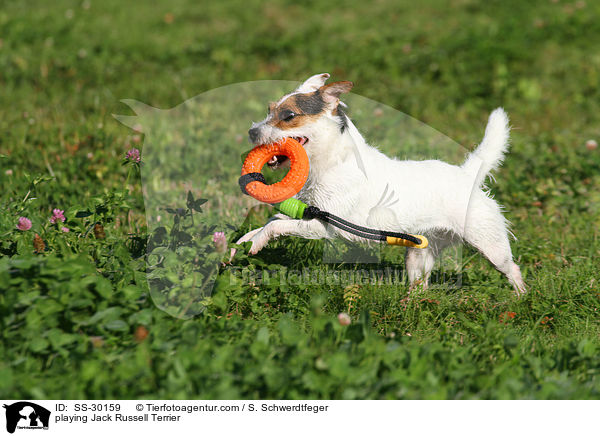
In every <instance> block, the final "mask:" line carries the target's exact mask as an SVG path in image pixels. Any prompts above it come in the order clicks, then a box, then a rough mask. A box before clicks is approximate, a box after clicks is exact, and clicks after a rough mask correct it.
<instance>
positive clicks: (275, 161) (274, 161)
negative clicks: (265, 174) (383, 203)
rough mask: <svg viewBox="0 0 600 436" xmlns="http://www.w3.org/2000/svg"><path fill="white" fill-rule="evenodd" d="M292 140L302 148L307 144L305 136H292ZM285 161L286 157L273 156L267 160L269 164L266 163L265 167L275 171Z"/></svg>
mask: <svg viewBox="0 0 600 436" xmlns="http://www.w3.org/2000/svg"><path fill="white" fill-rule="evenodd" d="M292 139H295V140H296V141H298V142H299V143H300V145H302V146H304V144H306V143H307V142H308V138H307V137H306V136H293V137H292ZM287 161H288V157H287V156H284V155H282V154H280V155H277V156H273V157H272V158H271V159H270V160H269V162H267V165H268V166H269V168H271V169H276V168H278V167H280V166H281V165H282V164H284V163H285V162H287Z"/></svg>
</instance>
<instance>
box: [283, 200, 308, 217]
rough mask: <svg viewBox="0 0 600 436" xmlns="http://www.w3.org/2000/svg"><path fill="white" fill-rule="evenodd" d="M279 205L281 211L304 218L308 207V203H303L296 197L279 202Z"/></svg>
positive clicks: (290, 215)
mask: <svg viewBox="0 0 600 436" xmlns="http://www.w3.org/2000/svg"><path fill="white" fill-rule="evenodd" d="M277 207H278V209H279V210H280V211H281V213H284V214H286V215H287V216H289V217H291V218H295V219H302V217H303V216H304V209H306V204H305V203H302V202H301V201H300V200H296V199H295V198H288V199H287V200H285V201H282V202H281V203H279V205H278V206H277Z"/></svg>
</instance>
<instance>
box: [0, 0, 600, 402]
mask: <svg viewBox="0 0 600 436" xmlns="http://www.w3.org/2000/svg"><path fill="white" fill-rule="evenodd" d="M291 23H293V24H291ZM599 44H600V6H599V5H597V4H596V3H594V2H591V1H588V2H585V3H584V2H575V3H565V2H563V1H559V2H556V3H554V2H551V1H539V2H538V1H535V2H520V1H502V2H500V1H490V2H475V1H468V0H462V1H453V2H451V3H448V2H441V1H428V2H425V4H422V5H419V6H418V7H417V6H414V5H413V4H412V3H410V2H406V3H404V4H400V5H398V4H397V2H392V1H378V2H374V3H373V2H371V3H365V2H355V1H352V2H349V3H343V4H341V3H340V4H336V5H328V4H326V3H323V2H303V3H297V2H287V1H282V0H275V1H272V2H268V4H261V3H259V2H250V4H248V3H247V2H244V3H242V2H238V1H233V2H227V3H222V2H212V3H208V2H207V4H198V3H197V2H196V3H194V2H185V1H173V2H169V3H168V4H167V3H164V4H161V5H155V4H148V5H144V4H139V5H133V4H126V3H123V2H113V1H106V2H95V1H91V2H90V1H84V2H81V1H77V2H75V1H73V2H69V1H62V2H59V3H58V4H56V3H53V4H52V6H51V7H50V6H49V5H47V4H45V3H43V2H37V4H32V3H31V2H29V3H28V4H27V5H25V4H23V3H22V2H16V1H15V2H12V1H8V2H5V3H3V7H2V9H1V10H0V72H1V73H0V102H1V104H0V131H1V134H0V155H2V156H0V183H1V185H2V188H3V189H2V194H0V207H2V210H3V213H2V214H0V327H1V330H0V331H1V333H0V337H1V340H0V357H1V358H0V397H4V398H19V397H23V398H137V397H146V398H148V397H162V398H502V399H504V398H599V397H600V378H599V377H600V358H599V357H598V355H599V351H600V324H599V320H600V317H599V313H598V310H599V308H600V285H599V282H600V272H599V268H598V265H600V241H599V234H598V227H599V225H600V171H599V170H600V149H595V150H590V149H588V148H587V147H586V146H585V143H586V141H587V140H589V139H595V140H597V141H600V127H599V125H598V117H597V114H598V113H600V76H599V75H598V74H599V73H598V71H600V55H599V54H598V53H597V49H596V48H597V47H598V46H599ZM323 71H328V72H330V73H332V76H333V77H332V79H335V80H352V81H354V82H355V88H354V92H355V93H356V94H359V95H362V96H365V97H368V98H370V99H372V100H374V101H377V102H381V103H382V104H383V105H387V106H390V107H392V108H395V109H397V110H399V111H402V112H404V113H406V114H408V115H410V116H412V117H414V118H416V119H418V120H421V121H424V122H426V123H427V124H428V125H429V126H431V127H433V128H434V129H437V130H438V131H440V132H443V133H444V134H446V135H447V136H448V137H450V138H452V139H453V140H455V141H456V142H457V143H458V144H461V145H462V146H463V147H465V148H467V149H469V148H471V147H472V146H473V144H475V143H476V142H477V141H479V140H480V138H481V135H482V130H483V126H484V123H485V118H486V117H487V115H488V114H489V112H490V110H491V109H493V108H494V107H496V106H503V107H504V108H505V109H506V110H507V112H508V113H509V115H510V117H511V124H512V125H513V127H514V129H513V132H512V149H511V153H510V155H509V156H508V158H507V159H506V162H505V164H504V166H503V167H502V169H501V170H500V171H499V172H498V173H497V174H496V180H497V181H496V182H495V183H492V184H491V187H492V193H493V194H494V196H495V198H496V199H498V201H499V202H500V203H501V204H503V205H504V206H505V209H506V215H507V217H508V218H509V219H510V220H511V222H512V229H513V232H514V233H515V235H516V236H517V237H518V240H517V241H516V242H514V244H513V252H514V253H515V256H516V258H517V260H518V263H519V264H520V265H521V266H522V268H523V271H524V274H525V278H526V282H527V284H528V286H529V289H530V292H529V293H528V294H527V295H526V296H525V297H523V298H521V299H515V298H514V297H513V295H512V292H511V289H510V286H509V285H508V283H507V282H506V280H505V279H504V278H503V277H501V276H500V274H499V273H498V272H496V271H495V270H493V268H492V267H491V266H490V265H489V263H488V262H487V261H486V260H485V259H483V258H481V256H478V255H474V254H475V253H474V252H472V251H471V250H470V249H468V248H465V249H464V250H463V251H462V256H459V257H458V260H459V261H460V262H461V263H462V264H463V265H462V287H460V288H456V287H452V286H448V285H447V282H446V281H444V280H438V281H437V282H436V283H434V285H435V286H433V288H432V289H431V290H428V291H425V292H422V293H419V294H417V295H416V294H415V293H414V292H413V293H412V294H411V296H410V298H408V296H409V295H408V294H409V290H408V287H407V285H406V283H394V284H389V283H371V282H368V281H366V280H364V281H363V282H362V283H360V284H358V285H357V286H348V284H347V283H345V284H336V283H333V284H330V285H328V284H323V283H319V282H318V281H316V282H308V283H307V282H303V281H300V280H292V279H293V278H294V275H295V272H298V271H299V272H301V271H302V270H303V268H309V269H310V270H311V271H313V272H321V273H326V272H327V273H330V274H333V273H334V272H337V273H339V274H342V273H346V274H349V273H350V272H352V271H354V270H359V271H362V270H367V271H369V270H372V269H377V268H381V267H382V266H383V267H385V266H389V267H394V268H401V263H402V252H401V251H399V250H397V249H386V250H383V252H382V253H380V256H381V257H380V263H378V264H364V265H361V264H358V265H357V264H352V263H343V262H334V263H323V251H324V250H326V249H329V248H327V246H326V245H325V243H324V242H322V241H303V240H297V239H293V238H285V239H281V240H279V241H277V242H275V243H273V244H272V245H270V246H269V247H268V248H266V249H265V250H264V251H263V252H261V253H260V254H259V255H258V256H253V257H249V256H246V255H245V254H244V253H240V255H239V256H238V257H237V259H236V261H235V262H234V265H232V266H227V267H220V270H219V276H218V279H217V282H216V286H215V289H214V292H213V293H212V295H211V297H210V298H208V299H205V300H203V301H202V302H199V301H198V298H197V297H198V296H197V295H194V294H193V292H190V291H193V289H196V288H197V287H196V283H198V282H201V281H202V280H204V279H205V278H206V274H207V271H205V270H203V269H202V268H200V267H201V266H202V265H199V262H197V261H195V260H194V259H195V258H196V257H202V258H203V259H204V258H209V257H210V256H212V257H210V259H213V260H214V263H215V264H218V260H219V259H220V258H219V257H218V255H217V254H216V253H213V252H211V251H210V250H208V249H207V248H206V247H207V246H209V245H210V239H211V237H212V231H213V230H214V228H213V227H214V226H217V227H219V228H218V230H225V231H226V232H227V236H228V239H229V240H230V241H231V240H233V239H234V238H235V237H236V236H237V235H239V234H241V233H242V232H243V231H244V230H246V229H247V228H249V227H250V226H256V225H258V224H260V223H261V222H264V220H265V219H266V218H267V216H268V215H269V214H270V213H271V211H269V209H268V208H267V207H261V208H258V209H257V210H256V211H255V213H253V214H252V215H251V216H250V218H249V219H248V220H246V221H244V218H245V216H240V215H243V214H242V213H241V212H240V213H239V214H238V213H237V212H238V211H241V206H243V205H247V204H249V203H247V202H246V200H247V199H245V198H242V196H241V194H239V193H238V191H237V188H236V185H235V175H236V172H237V171H239V164H240V162H239V155H240V154H241V153H242V152H243V151H244V149H246V148H247V144H245V143H244V142H243V141H242V142H241V143H240V142H239V141H238V138H237V137H238V136H239V135H244V131H245V129H247V126H248V124H249V122H250V120H251V119H252V117H255V118H254V119H256V118H258V116H260V115H261V114H262V113H263V112H264V107H265V104H266V101H263V100H262V98H260V99H258V98H257V99H256V101H252V99H246V100H248V103H247V106H244V105H241V104H240V105H238V106H236V107H235V108H234V109H231V108H228V107H227V106H222V105H221V104H220V103H221V102H222V101H223V99H222V98H221V100H219V99H218V98H216V99H215V100H214V102H213V104H212V105H208V106H206V105H204V106H203V105H199V106H197V107H194V108H195V109H196V110H205V111H206V113H205V116H211V117H212V118H210V119H211V120H214V121H213V122H211V123H210V125H209V126H208V127H207V126H201V125H198V124H195V122H196V121H195V120H193V119H188V118H179V122H180V123H181V124H177V123H176V124H174V125H173V124H171V131H165V130H164V129H163V130H160V129H159V128H158V127H156V129H155V130H154V131H153V132H152V133H146V134H145V135H138V134H136V133H135V132H133V131H132V130H130V129H129V128H127V127H126V126H124V125H122V124H120V123H119V122H117V121H116V120H115V119H114V118H113V117H112V114H113V113H116V114H125V115H133V113H132V112H131V110H130V109H128V108H127V106H125V105H123V104H122V103H120V102H119V101H120V100H121V99H125V98H130V99H136V100H139V101H142V102H145V103H147V104H150V105H152V106H155V107H159V108H163V109H168V108H172V107H174V106H176V105H178V104H180V103H182V102H183V101H184V100H186V99H188V98H191V97H194V96H196V95H199V94H202V93H204V92H206V91H209V90H212V89H215V88H217V87H221V86H224V85H232V84H236V83H239V82H247V81H257V80H301V79H304V78H306V77H308V76H309V75H312V74H315V73H318V72H323ZM253 86H258V85H253ZM237 89H240V88H235V87H232V88H229V91H228V90H227V88H225V89H224V90H222V91H220V92H221V93H222V94H220V95H221V96H224V95H227V92H230V94H229V95H228V99H226V100H225V101H233V99H234V98H235V97H236V96H240V95H242V94H239V93H237V92H235V91H236V90H237ZM246 89H248V90H249V91H252V90H253V89H255V88H246ZM259 94H260V95H261V97H262V96H263V95H264V92H263V91H261V92H260V93H259ZM218 95H219V94H217V96H218ZM275 97H276V96H275ZM354 99H355V100H354V102H355V104H354V106H352V105H351V109H352V110H353V111H354V112H352V115H353V116H356V117H357V118H358V121H357V122H358V125H359V128H361V129H364V130H366V131H368V132H370V133H371V135H373V136H370V137H371V138H375V139H376V142H377V143H378V144H379V145H381V147H382V148H383V149H384V150H386V151H389V152H394V151H398V150H397V149H396V150H395V149H394V148H393V146H392V145H393V142H394V139H395V138H396V137H398V136H400V134H398V135H397V134H396V130H394V128H396V129H398V127H397V126H396V124H395V122H397V121H402V120H405V121H406V118H402V115H399V114H397V113H394V112H393V111H391V109H387V108H386V109H385V110H384V116H382V117H373V116H372V113H373V112H372V109H373V107H376V106H377V105H376V104H375V103H369V102H366V101H363V100H361V99H359V98H358V97H354ZM194 101H196V102H201V103H202V102H204V100H202V97H199V100H198V99H197V100H194ZM218 103H219V104H218ZM190 107H191V106H190ZM382 107H383V106H382ZM179 110H183V111H185V110H186V107H183V108H180V109H179ZM230 111H233V112H230ZM361 111H362V112H361ZM180 113H181V112H179V113H178V112H170V114H176V115H177V114H180ZM407 122H408V124H407V125H409V126H413V128H411V129H409V131H410V133H411V135H409V136H408V139H407V137H406V135H405V136H404V140H405V141H407V144H408V145H411V144H412V146H413V147H414V146H417V145H418V140H419V138H420V137H419V135H418V134H419V133H423V134H424V135H425V138H430V139H431V138H432V137H434V136H435V133H434V131H433V130H428V129H429V128H427V127H423V126H422V127H415V126H417V125H416V124H414V122H410V121H407ZM411 123H413V124H411ZM180 126H183V127H181V128H180ZM394 126H396V127H394ZM423 129H425V130H423ZM405 131H406V129H405ZM413 134H414V135H413ZM169 135H170V136H169ZM400 137H402V136H400ZM151 139H154V142H152V141H151ZM411 141H412V142H411ZM196 144H201V145H202V146H198V147H192V146H195V145H196ZM448 144H450V143H448ZM408 145H407V146H408ZM161 146H162V147H163V148H161ZM168 146H169V147H172V148H171V149H169V148H166V147H168ZM186 146H190V147H189V148H187V149H186V148H185V147H186ZM131 147H140V148H143V153H144V154H143V156H144V160H145V161H146V159H147V162H146V164H145V165H143V166H142V171H141V173H140V172H139V171H138V169H137V167H135V166H132V165H128V166H125V167H123V166H122V165H121V163H122V160H123V156H124V153H125V152H126V151H127V150H128V149H129V148H131ZM176 147H180V148H176ZM174 149H176V150H180V149H181V150H184V151H185V150H188V151H190V152H191V153H193V154H191V155H188V154H184V153H183V152H181V153H180V154H176V153H175V151H173V150H174ZM169 150H171V151H172V152H173V153H175V154H174V156H178V157H177V158H169V156H170V155H169V154H167V151H169ZM402 150H405V149H401V150H400V152H402ZM409 150H410V151H411V153H412V152H415V150H414V149H410V147H409ZM444 150H450V149H449V148H448V147H446V148H445V149H444ZM452 150H455V149H452ZM438 151H439V150H435V149H427V153H436V152H438ZM459 151H460V150H459ZM146 153H147V154H146ZM178 153H179V152H178ZM187 156H192V157H194V159H189V160H186V157H187ZM223 156H226V157H227V158H226V159H223ZM154 159H157V161H156V162H154V161H153V160H154ZM161 159H162V160H161ZM216 162H218V163H219V165H216V164H215V163H216ZM158 163H162V165H158ZM197 168H205V169H206V170H205V171H204V172H202V174H201V175H198V178H197V179H193V180H194V181H196V182H197V184H195V185H194V186H193V187H192V188H190V190H192V191H193V194H194V196H195V198H196V199H197V198H209V199H214V198H220V199H221V200H220V201H221V203H218V207H217V208H214V207H212V206H211V205H212V203H211V202H210V201H209V203H207V204H206V205H203V206H202V208H203V210H204V212H203V213H202V214H200V213H198V212H197V211H194V219H195V221H194V225H193V226H192V225H191V219H190V218H189V217H186V218H182V217H179V218H177V217H176V215H174V214H170V213H168V212H162V213H161V215H162V221H161V223H160V224H158V222H157V221H156V216H157V214H158V211H159V210H164V209H157V208H159V207H163V208H164V207H165V206H170V207H184V208H185V207H187V205H186V197H185V195H186V193H187V190H188V187H186V186H177V187H176V189H171V188H173V187H169V186H166V185H165V186H163V185H160V184H157V185H154V186H153V185H152V184H151V183H148V182H150V181H151V180H152V177H149V176H152V172H151V170H152V169H157V171H158V172H157V173H156V174H155V176H156V177H155V178H157V179H158V180H166V181H172V180H178V177H180V176H181V175H183V176H185V177H187V176H190V175H191V174H192V173H193V172H194V169H197ZM142 179H143V180H144V185H142V183H141V181H142ZM211 180H212V182H211ZM142 186H144V187H145V189H146V194H147V193H148V190H150V192H151V193H153V194H156V195H152V196H151V202H150V203H149V202H148V201H149V197H148V195H146V199H144V191H143V189H142ZM165 187H166V189H165ZM144 200H146V204H145V203H144ZM152 201H154V202H155V203H152ZM145 206H146V207H145ZM54 208H60V209H64V210H65V215H66V217H67V221H66V222H65V224H64V225H66V226H67V227H68V228H69V229H70V232H69V233H63V232H61V231H60V230H59V229H58V228H57V226H53V225H50V223H49V222H48V219H49V217H50V216H51V214H52V209H54ZM219 211H221V212H223V215H219ZM19 216H26V217H28V218H30V219H31V220H32V222H33V228H32V230H29V231H27V232H20V231H18V230H16V229H15V225H16V222H17V219H18V217H19ZM177 219H179V223H178V224H177V223H175V220H177ZM95 223H100V224H101V225H102V227H103V230H104V235H102V232H101V231H99V229H96V230H94V224H95ZM224 223H229V224H231V225H232V226H233V227H234V229H229V228H224V227H223V224H224ZM160 227H164V229H165V230H166V233H165V234H161V231H160V230H159V229H160ZM36 233H37V234H39V235H40V237H41V238H42V239H43V241H44V245H45V246H46V247H45V250H44V251H43V252H41V253H34V247H33V239H34V234H36ZM161 247H163V248H161ZM164 247H167V248H168V247H171V250H166V249H164ZM340 249H341V250H342V251H343V252H345V253H346V251H347V250H348V248H347V247H341V248H340ZM157 250H158V251H157ZM147 251H149V252H150V255H147V254H146V253H147ZM169 251H170V253H169ZM153 255H154V256H155V257H152V256H153ZM160 256H162V257H164V259H162V257H160ZM161 259H162V260H161ZM158 260H161V262H158ZM147 262H148V263H147ZM200 263H201V262H200ZM242 271H245V272H246V273H248V272H252V273H253V274H254V275H253V277H255V279H256V280H255V282H254V283H252V282H250V281H248V280H242V278H241V274H242V273H241V272H242ZM267 271H268V272H269V273H268V274H269V275H268V277H269V280H262V281H260V280H258V278H261V279H262V278H263V276H264V277H267V276H266V275H264V274H266V272H267ZM147 273H148V274H150V282H148V280H147ZM282 276H283V277H284V278H285V277H287V278H288V279H289V280H283V285H282V280H281V278H282ZM196 279H197V280H198V282H195V281H194V280H196ZM148 283H150V286H149V285H148ZM157 304H159V305H163V306H165V307H166V308H167V309H169V310H170V311H171V309H173V308H175V309H177V310H178V312H177V314H178V315H186V314H187V315H189V314H193V313H196V312H198V311H200V310H201V309H204V311H203V312H202V313H201V314H198V315H197V316H195V317H193V318H189V319H180V318H176V317H172V316H170V315H168V314H167V313H165V312H164V311H163V310H160V309H159V308H157V306H156V305H157ZM340 312H347V313H349V314H350V316H351V317H352V323H351V324H350V325H349V326H342V325H340V323H339V322H338V320H337V315H338V313H340ZM65 374H68V375H69V378H68V381H65Z"/></svg>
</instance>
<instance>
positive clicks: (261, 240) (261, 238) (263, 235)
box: [250, 228, 270, 254]
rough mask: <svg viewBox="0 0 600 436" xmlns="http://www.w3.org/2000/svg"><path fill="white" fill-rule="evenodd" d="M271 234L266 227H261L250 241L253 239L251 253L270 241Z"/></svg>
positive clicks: (256, 251)
mask: <svg viewBox="0 0 600 436" xmlns="http://www.w3.org/2000/svg"><path fill="white" fill-rule="evenodd" d="M269 239H270V238H269V235H268V234H267V231H266V229H264V228H263V229H261V230H260V232H258V233H256V234H255V235H254V236H252V238H251V239H250V241H252V247H250V254H256V253H258V252H259V251H260V250H262V249H263V248H264V247H265V246H266V245H267V244H268V242H269Z"/></svg>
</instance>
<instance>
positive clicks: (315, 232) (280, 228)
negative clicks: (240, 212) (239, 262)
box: [237, 214, 329, 254]
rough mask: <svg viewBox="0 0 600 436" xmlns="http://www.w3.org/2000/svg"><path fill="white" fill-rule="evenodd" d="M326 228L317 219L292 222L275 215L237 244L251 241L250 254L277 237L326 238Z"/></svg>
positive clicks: (280, 215) (284, 217)
mask: <svg viewBox="0 0 600 436" xmlns="http://www.w3.org/2000/svg"><path fill="white" fill-rule="evenodd" d="M328 235H329V234H328V232H327V227H326V226H325V224H323V223H322V222H321V221H319V220H317V219H312V220H294V219H290V218H289V217H287V216H285V215H282V214H277V215H275V217H273V218H272V219H271V220H270V221H269V222H267V224H266V225H265V226H264V227H260V228H258V229H255V230H252V231H250V232H248V233H246V234H245V235H244V236H242V237H241V238H240V239H239V240H238V241H237V243H238V244H241V243H243V242H247V241H252V247H250V254H256V253H258V252H259V251H260V250H262V249H263V248H264V247H265V246H266V245H267V244H268V243H269V241H270V240H271V239H275V238H278V237H279V236H299V237H301V238H306V239H322V238H326V237H328Z"/></svg>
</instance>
